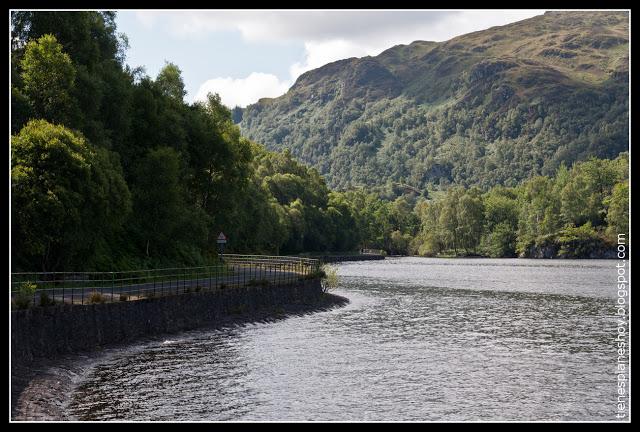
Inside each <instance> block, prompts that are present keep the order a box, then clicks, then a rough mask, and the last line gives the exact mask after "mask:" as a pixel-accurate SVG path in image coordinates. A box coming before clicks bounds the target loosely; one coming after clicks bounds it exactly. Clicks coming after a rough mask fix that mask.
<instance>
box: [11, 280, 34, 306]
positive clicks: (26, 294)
mask: <svg viewBox="0 0 640 432" xmlns="http://www.w3.org/2000/svg"><path fill="white" fill-rule="evenodd" d="M37 288H38V286H37V285H36V284H34V283H31V282H23V283H22V284H20V286H19V287H18V292H17V293H16V294H15V296H14V297H13V304H14V305H15V307H16V309H28V308H29V306H31V302H32V301H33V297H34V295H35V292H36V289H37Z"/></svg>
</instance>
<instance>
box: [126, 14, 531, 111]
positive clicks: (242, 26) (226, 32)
mask: <svg viewBox="0 0 640 432" xmlns="http://www.w3.org/2000/svg"><path fill="white" fill-rule="evenodd" d="M542 13H544V11H541V10H521V9H515V10H452V11H447V10H388V11H379V10H376V11H373V10H372V11H366V10H333V11H332V10H282V11H277V10H249V11H247V10H183V11H181V10H157V11H155V10H121V11H118V14H117V20H116V22H117V25H118V32H122V33H125V34H126V35H127V37H128V40H129V49H128V51H127V59H126V61H127V64H128V65H129V66H131V67H132V68H134V67H138V66H143V67H144V68H145V70H146V72H147V74H148V75H149V76H151V77H152V78H155V77H156V76H157V74H158V72H159V71H160V70H161V68H162V67H163V66H164V64H165V62H171V63H174V64H176V65H177V66H178V67H179V68H180V70H181V71H182V77H183V80H184V82H185V87H186V90H187V95H186V97H185V100H186V101H187V102H189V103H192V102H194V101H197V100H203V99H204V98H206V95H207V93H209V92H211V93H218V94H219V95H220V97H221V99H222V102H223V103H224V104H225V105H227V106H228V107H230V108H232V107H234V106H236V105H238V106H241V107H245V106H247V105H249V104H252V103H255V102H257V101H258V99H260V98H263V97H277V96H280V95H282V94H284V93H286V92H287V90H288V89H289V88H290V87H291V86H292V85H293V84H294V82H295V80H296V78H298V77H299V76H300V75H301V74H302V73H304V72H306V71H308V70H311V69H315V68H318V67H320V66H323V65H325V64H327V63H330V62H333V61H336V60H340V59H344V58H349V57H364V56H367V55H371V56H375V55H378V54H380V53H381V52H382V51H384V50H385V49H387V48H390V47H392V46H394V45H398V44H409V43H411V42H413V41H415V40H426V41H437V42H440V41H446V40H449V39H451V38H453V37H455V36H459V35H462V34H465V33H470V32H473V31H478V30H484V29H487V28H489V27H493V26H497V25H505V24H508V23H512V22H515V21H520V20H523V19H526V18H530V17H532V16H536V15H540V14H542Z"/></svg>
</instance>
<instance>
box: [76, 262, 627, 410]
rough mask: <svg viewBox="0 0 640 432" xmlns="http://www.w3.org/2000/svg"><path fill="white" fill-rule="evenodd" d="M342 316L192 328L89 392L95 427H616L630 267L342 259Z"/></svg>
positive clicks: (134, 354) (115, 367) (81, 402)
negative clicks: (620, 305)
mask: <svg viewBox="0 0 640 432" xmlns="http://www.w3.org/2000/svg"><path fill="white" fill-rule="evenodd" d="M339 274H340V275H341V286H340V288H339V289H337V290H336V291H335V293H336V294H339V295H343V296H345V297H348V298H349V299H350V301H351V303H350V304H349V305H348V306H346V307H343V308H339V309H334V310H332V311H328V312H320V313H315V314H311V315H306V316H302V317H293V318H288V319H286V320H283V321H279V322H275V323H258V324H250V325H246V326H244V327H235V328H228V329H222V330H216V331H206V332H205V331H195V332H187V333H183V334H181V335H180V336H176V337H172V339H171V340H166V341H164V342H153V343H146V344H144V345H140V346H135V347H131V348H129V349H127V350H125V351H122V352H120V353H118V355H115V356H113V357H111V358H109V359H108V360H106V361H105V362H104V363H102V364H100V365H98V366H97V367H94V368H93V369H91V372H90V373H89V375H88V376H87V378H86V379H85V380H84V381H83V383H82V384H81V385H80V386H79V387H78V389H77V390H76V392H75V394H74V395H73V399H72V402H71V405H70V407H69V409H70V411H71V413H72V414H73V415H74V416H75V417H76V418H78V419H83V420H98V419H100V420H111V419H126V420H415V421H421V420H449V421H453V420H615V411H616V407H615V404H614V400H615V399H616V397H617V394H616V390H617V387H616V385H617V382H616V378H615V374H614V373H615V365H616V363H615V362H616V353H615V348H616V346H615V344H614V342H613V338H614V337H615V335H616V325H615V322H616V321H615V319H614V317H613V314H614V312H615V311H614V308H613V305H614V301H615V296H616V292H615V291H614V290H615V282H614V281H615V276H616V275H615V261H604V260H603V261H599V260H597V261H594V260H590V261H546V260H545V261H542V260H505V259H502V260H489V259H456V260H443V259H426V258H391V259H387V260H385V261H378V262H376V261H370V262H366V261H365V262H353V263H345V264H341V265H340V266H339Z"/></svg>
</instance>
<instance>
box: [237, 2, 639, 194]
mask: <svg viewBox="0 0 640 432" xmlns="http://www.w3.org/2000/svg"><path fill="white" fill-rule="evenodd" d="M240 127H241V130H242V132H243V133H244V134H245V135H246V136H247V137H249V138H250V139H253V140H255V141H258V142H260V143H262V144H264V145H266V146H267V148H269V149H273V150H282V149H285V148H288V149H290V150H291V152H292V153H293V155H294V156H296V157H298V158H300V159H301V160H302V161H304V162H306V163H308V164H310V165H312V166H314V167H316V168H317V169H318V170H319V171H320V173H321V174H323V175H325V176H326V177H327V180H328V183H329V185H330V186H332V187H335V188H338V189H348V188H352V187H359V186H365V187H368V186H381V185H384V184H385V183H387V182H389V181H393V182H402V183H407V184H411V185H413V186H416V187H419V188H424V187H428V188H433V187H440V186H446V185H448V184H451V183H457V184H463V185H479V186H481V187H490V186H492V185H495V184H505V185H507V186H509V185H513V184H516V183H518V182H519V181H521V180H523V179H525V178H527V177H529V176H530V175H532V174H552V173H553V172H555V170H556V169H557V168H558V166H560V164H561V163H563V162H564V163H565V164H569V165H570V164H572V163H573V162H575V161H579V160H584V159H586V158H588V157H590V156H597V157H605V158H613V157H615V156H617V155H618V154H619V153H620V152H622V151H625V150H627V149H628V14H627V13H626V12H548V13H545V14H543V15H539V16H536V17H533V18H530V19H527V20H523V21H518V22H515V23H511V24H508V25H505V26H497V27H492V28H490V29H487V30H481V31H477V32H473V33H468V34H465V35H460V36H457V37H455V38H452V39H450V40H448V41H443V42H430V41H414V42H412V43H410V44H407V45H402V44H401V45H396V46H394V47H391V48H388V49H386V50H384V51H383V52H382V53H380V54H378V55H377V56H367V57H361V58H356V57H352V58H348V59H342V60H338V61H335V62H332V63H329V64H326V65H324V66H322V67H320V68H317V69H314V70H311V71H307V72H305V73H304V74H302V75H301V76H300V77H298V79H297V80H296V82H295V83H294V85H293V86H292V87H291V88H290V89H289V91H288V92H287V93H286V94H285V95H282V96H280V97H277V98H272V99H268V100H267V99H262V100H260V101H259V102H258V103H256V104H253V105H250V106H248V107H247V108H246V109H245V110H244V112H243V116H242V121H241V122H240Z"/></svg>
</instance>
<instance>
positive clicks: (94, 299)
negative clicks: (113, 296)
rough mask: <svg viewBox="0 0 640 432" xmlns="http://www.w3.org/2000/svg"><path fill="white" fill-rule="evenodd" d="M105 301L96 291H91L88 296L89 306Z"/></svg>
mask: <svg viewBox="0 0 640 432" xmlns="http://www.w3.org/2000/svg"><path fill="white" fill-rule="evenodd" d="M106 301H107V298H106V297H105V296H104V295H102V293H99V292H98V291H93V292H92V293H91V294H89V304H96V303H105V302H106Z"/></svg>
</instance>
